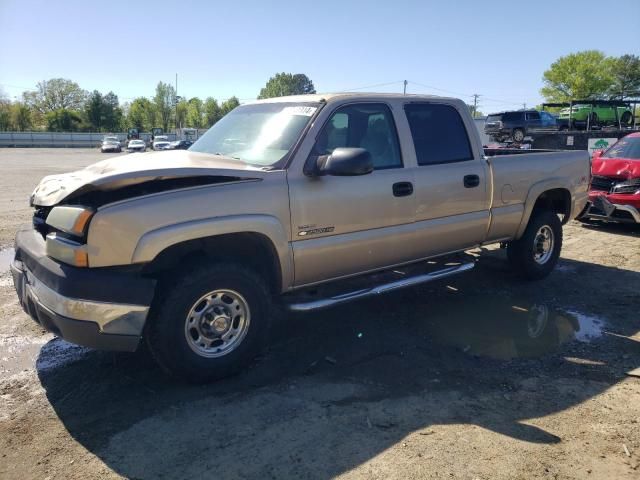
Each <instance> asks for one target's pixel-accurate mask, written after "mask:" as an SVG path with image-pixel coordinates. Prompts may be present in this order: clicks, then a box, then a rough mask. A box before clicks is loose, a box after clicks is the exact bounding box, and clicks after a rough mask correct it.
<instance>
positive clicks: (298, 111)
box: [282, 105, 318, 117]
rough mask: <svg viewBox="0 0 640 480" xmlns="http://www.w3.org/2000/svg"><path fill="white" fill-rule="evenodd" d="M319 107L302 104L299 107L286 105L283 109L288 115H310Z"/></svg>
mask: <svg viewBox="0 0 640 480" xmlns="http://www.w3.org/2000/svg"><path fill="white" fill-rule="evenodd" d="M317 109H318V108H317V107H303V106H301V105H300V106H297V107H284V108H283V109H282V113H286V114H287V115H303V116H305V117H310V116H311V115H313V114H314V113H315V111H316V110H317Z"/></svg>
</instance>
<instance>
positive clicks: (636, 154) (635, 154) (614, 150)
mask: <svg viewBox="0 0 640 480" xmlns="http://www.w3.org/2000/svg"><path fill="white" fill-rule="evenodd" d="M602 158H633V159H638V160H640V137H627V138H623V139H621V140H618V142H617V143H615V144H614V145H613V147H611V148H610V149H609V150H607V151H606V152H604V154H603V155H602Z"/></svg>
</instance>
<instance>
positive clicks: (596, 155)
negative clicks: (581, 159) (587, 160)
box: [591, 150, 604, 159]
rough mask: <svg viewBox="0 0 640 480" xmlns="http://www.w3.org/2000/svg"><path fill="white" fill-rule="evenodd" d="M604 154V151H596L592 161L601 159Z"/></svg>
mask: <svg viewBox="0 0 640 480" xmlns="http://www.w3.org/2000/svg"><path fill="white" fill-rule="evenodd" d="M603 153H604V150H594V151H593V155H591V158H592V159H596V158H600V157H601V156H602V154H603Z"/></svg>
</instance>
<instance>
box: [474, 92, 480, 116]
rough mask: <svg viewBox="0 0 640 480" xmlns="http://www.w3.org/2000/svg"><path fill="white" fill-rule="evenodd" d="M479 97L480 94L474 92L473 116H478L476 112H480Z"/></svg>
mask: <svg viewBox="0 0 640 480" xmlns="http://www.w3.org/2000/svg"><path fill="white" fill-rule="evenodd" d="M478 98H480V95H478V94H477V93H474V94H473V118H476V113H477V112H478Z"/></svg>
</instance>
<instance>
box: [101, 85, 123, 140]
mask: <svg viewBox="0 0 640 480" xmlns="http://www.w3.org/2000/svg"><path fill="white" fill-rule="evenodd" d="M122 117H123V113H122V109H121V108H120V102H119V101H118V96H117V95H116V94H115V93H113V92H109V93H107V94H106V95H105V96H104V97H103V99H102V118H103V122H104V128H105V130H106V131H109V132H115V131H117V130H120V128H121V127H122Z"/></svg>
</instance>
